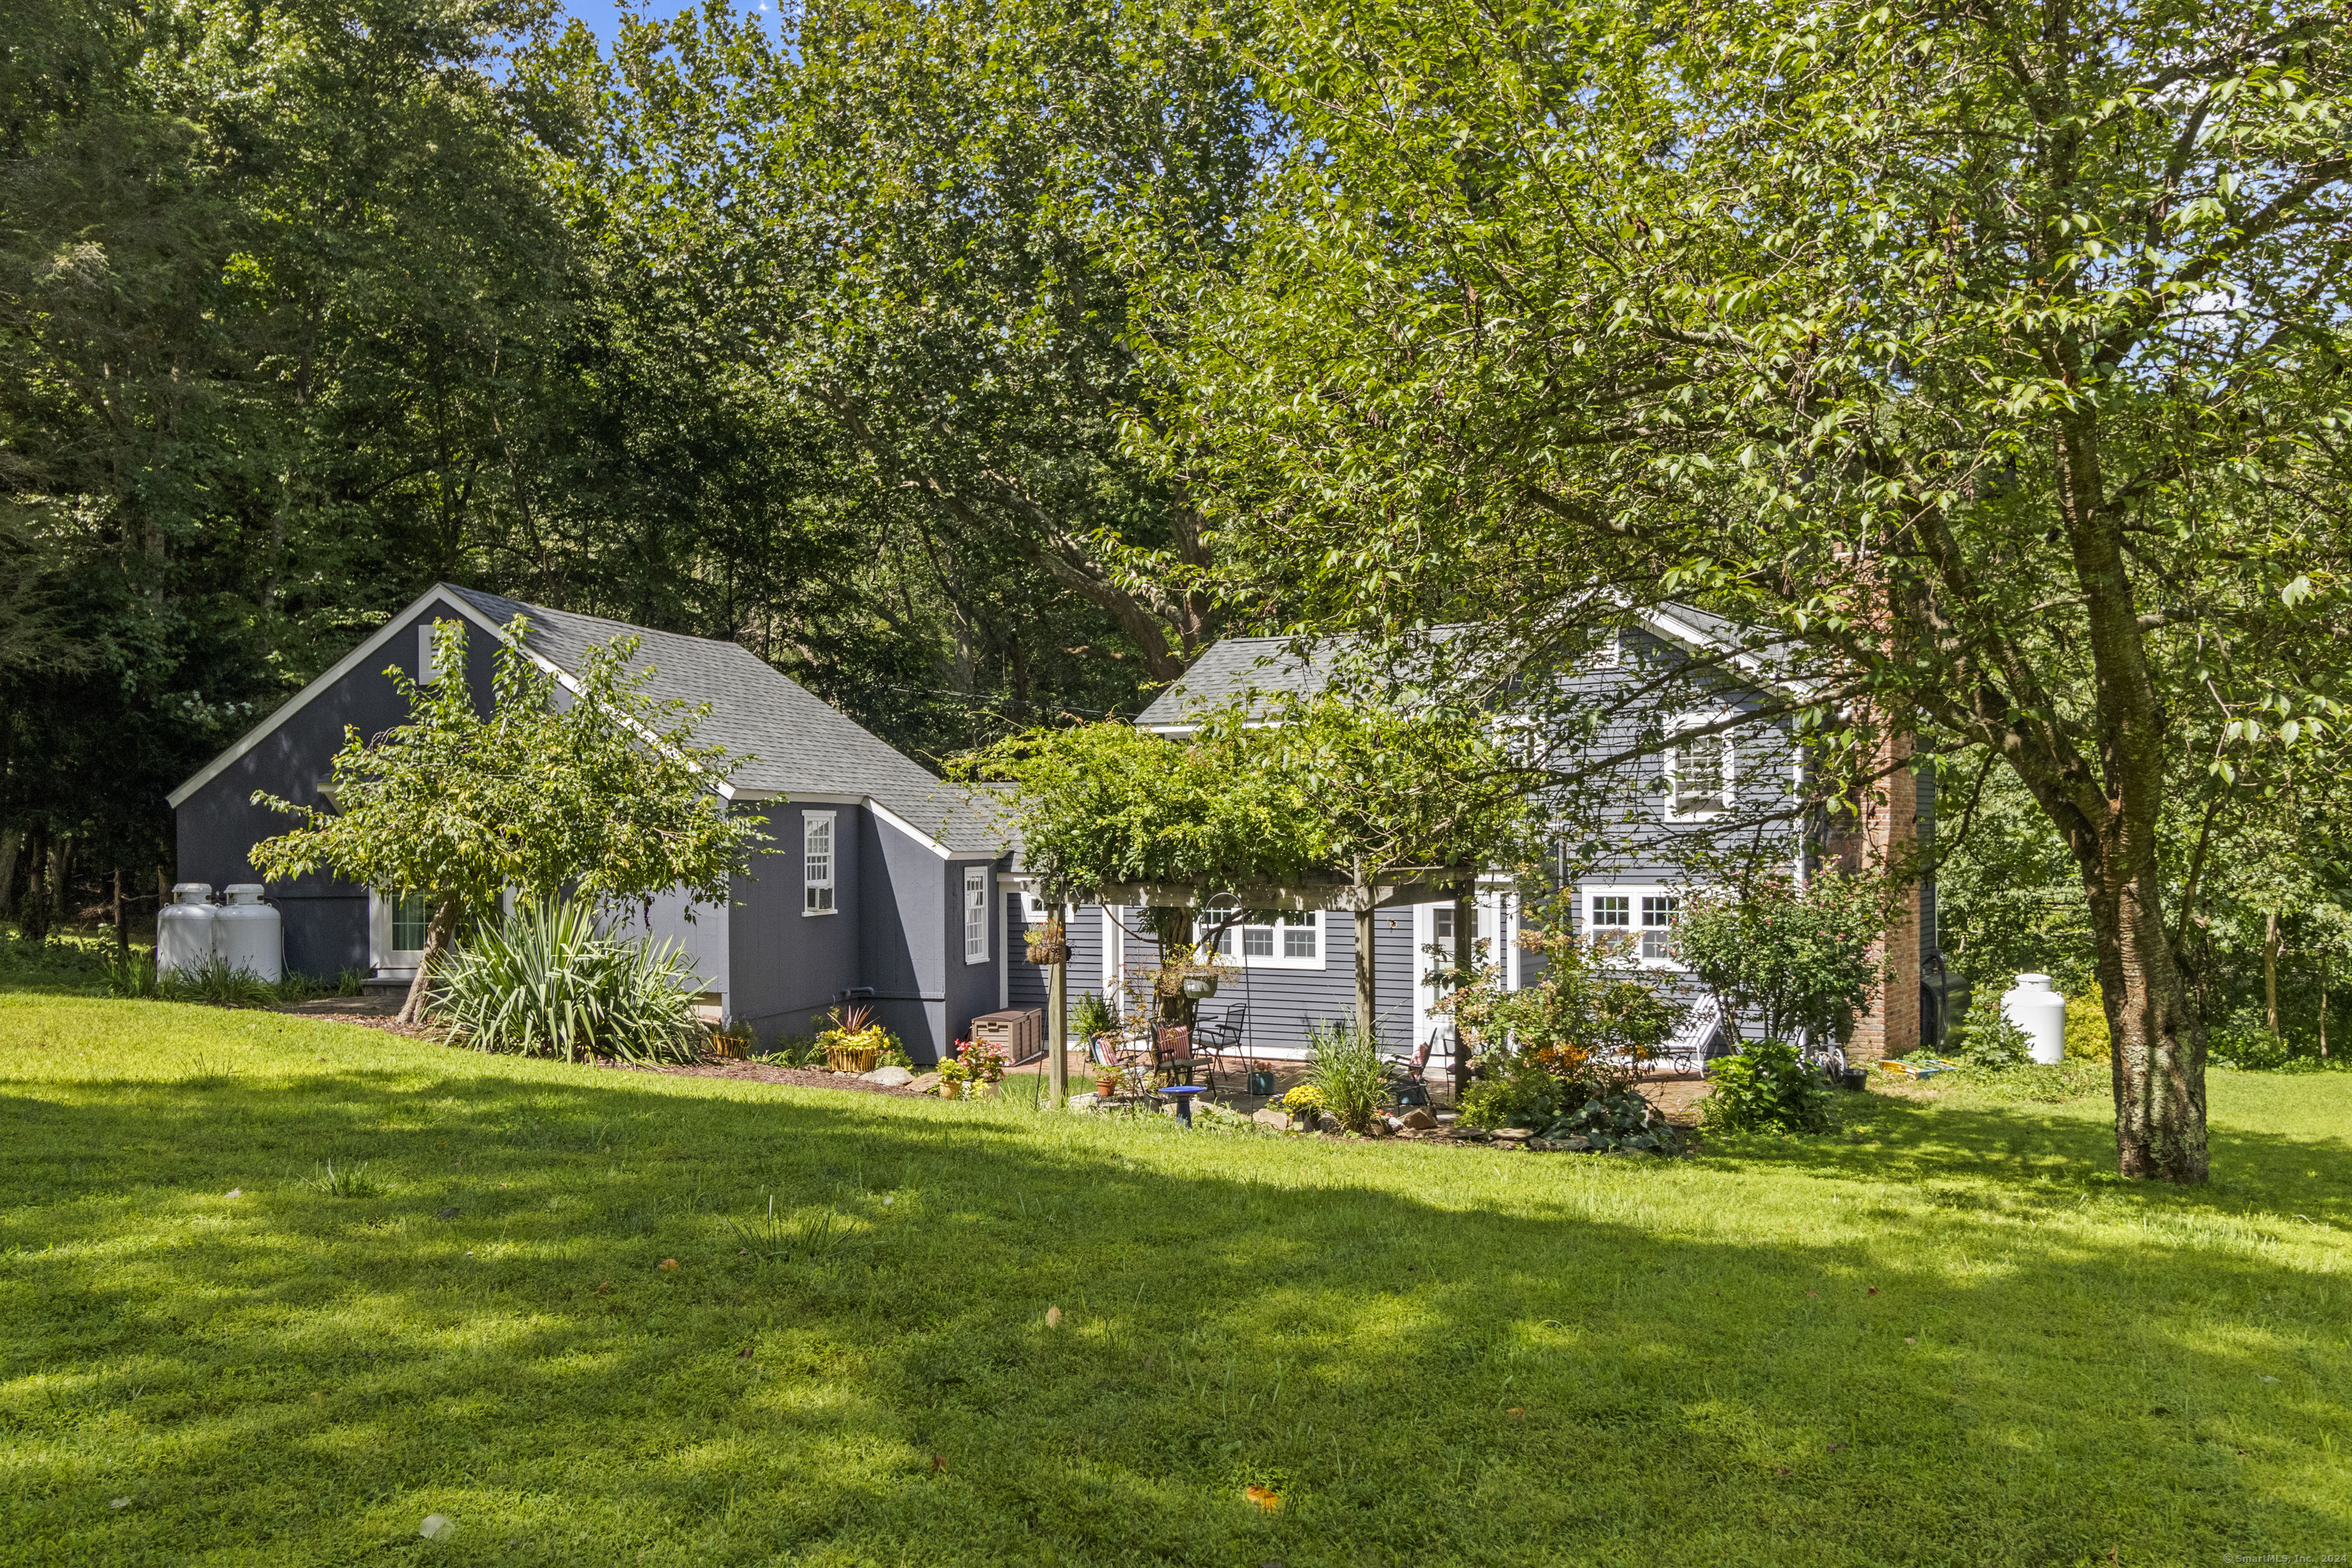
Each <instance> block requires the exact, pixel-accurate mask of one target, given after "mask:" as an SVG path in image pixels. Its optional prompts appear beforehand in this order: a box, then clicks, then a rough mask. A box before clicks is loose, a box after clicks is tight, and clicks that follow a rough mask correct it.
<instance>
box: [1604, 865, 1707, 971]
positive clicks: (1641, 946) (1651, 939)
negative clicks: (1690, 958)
mask: <svg viewBox="0 0 2352 1568" xmlns="http://www.w3.org/2000/svg"><path fill="white" fill-rule="evenodd" d="M1682 918H1683V900H1682V895H1681V894H1680V893H1678V892H1674V891H1670V890H1669V889H1664V888H1659V887H1655V886H1653V887H1647V888H1642V887H1633V888H1628V887H1626V886H1624V885H1623V884H1622V883H1620V884H1619V885H1618V886H1616V887H1613V888H1606V889H1598V890H1593V891H1588V892H1587V893H1586V894H1585V895H1584V930H1585V934H1586V935H1587V936H1589V937H1591V939H1592V940H1593V941H1595V942H1603V941H1605V942H1608V944H1609V945H1610V946H1611V947H1612V948H1613V949H1614V950H1615V951H1616V952H1621V953H1626V954H1630V955H1632V956H1634V957H1638V958H1639V959H1640V960H1641V961H1642V962H1643V963H1645V964H1661V965H1668V966H1671V965H1675V964H1677V963H1680V962H1681V960H1682V953H1681V952H1680V951H1679V950H1678V949H1677V948H1676V946H1675V926H1677V925H1679V924H1680V923H1681V922H1682Z"/></svg>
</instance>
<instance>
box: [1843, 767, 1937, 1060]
mask: <svg viewBox="0 0 2352 1568" xmlns="http://www.w3.org/2000/svg"><path fill="white" fill-rule="evenodd" d="M1870 772H1871V773H1872V775H1873V778H1874V782H1873V783H1872V784H1871V785H1870V786H1869V787H1868V788H1866V789H1864V791H1863V792H1862V799H1861V802H1860V816H1859V818H1858V819H1857V818H1855V817H1848V818H1846V819H1845V820H1844V821H1843V822H1842V823H1840V824H1839V826H1837V827H1836V828H1835V829H1834V830H1832V833H1831V835H1830V842H1829V848H1830V852H1831V854H1832V857H1833V858H1834V863H1835V865H1836V866H1837V868H1839V869H1840V870H1843V871H1846V872H1849V873H1856V872H1861V871H1864V870H1875V869H1877V868H1881V867H1885V866H1896V867H1904V868H1910V867H1914V866H1916V864H1917V859H1918V845H1919V779H1918V775H1917V774H1916V773H1914V772H1913V771H1912V769H1911V735H1910V732H1909V731H1896V732H1895V733H1893V734H1890V735H1887V736H1885V738H1883V739H1882V740H1881V741H1880V742H1878V747H1877V749H1876V751H1875V752H1874V754H1873V756H1872V758H1871V769H1870ZM1871 953H1872V956H1873V957H1874V959H1875V960H1876V961H1877V967H1878V976H1879V978H1878V984H1877V986H1876V987H1875V988H1874V990H1873V991H1872V993H1871V995H1870V1000H1869V1001H1868V1002H1867V1003H1866V1004H1865V1005H1864V1010H1863V1012H1862V1013H1861V1014H1860V1016H1857V1017H1856V1018H1855V1019H1854V1022H1853V1037H1852V1038H1851V1039H1849V1040H1848V1041H1847V1042H1846V1047H1845V1051H1846V1057H1847V1059H1849V1060H1851V1061H1854V1062H1874V1061H1881V1060H1884V1059H1885V1058H1888V1057H1899V1056H1902V1055H1904V1054H1906V1052H1909V1051H1912V1050H1916V1049H1917V1048H1918V1045H1919V884H1918V882H1917V880H1916V879H1914V880H1913V881H1911V882H1910V884H1909V885H1908V886H1906V888H1905V889H1903V895H1902V900H1901V902H1899V903H1898V904H1897V905H1896V906H1895V916H1894V918H1893V919H1892V920H1891V921H1888V922H1887V927H1886V930H1885V933H1884V934H1882V935H1881V936H1880V937H1879V939H1878V940H1877V941H1876V942H1874V943H1872V944H1871Z"/></svg>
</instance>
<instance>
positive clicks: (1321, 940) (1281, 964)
mask: <svg viewBox="0 0 2352 1568" xmlns="http://www.w3.org/2000/svg"><path fill="white" fill-rule="evenodd" d="M1283 912H1284V913H1286V914H1304V915H1308V916H1311V917H1313V921H1314V924H1313V926H1312V928H1311V929H1312V930H1313V931H1314V932H1315V956H1314V957H1312V958H1285V957H1284V956H1283V955H1282V927H1281V926H1279V925H1276V926H1275V927H1274V928H1273V930H1274V946H1275V951H1274V952H1271V953H1268V954H1265V955H1264V956H1262V957H1255V958H1254V957H1252V956H1250V955H1249V954H1247V953H1244V952H1242V928H1241V927H1240V926H1231V927H1228V928H1227V929H1226V934H1227V935H1228V936H1230V937H1232V938H1233V939H1234V951H1233V952H1221V953H1219V954H1217V955H1216V962H1217V964H1218V966H1219V967H1220V968H1232V969H1297V970H1307V971H1317V970H1321V969H1323V968H1325V967H1326V966H1327V964H1328V960H1329V959H1330V956H1331V931H1330V924H1329V921H1328V920H1327V919H1326V918H1325V915H1326V911H1325V910H1285V911H1283ZM1209 923H1210V922H1209V921H1201V922H1199V923H1197V924H1195V925H1194V927H1193V931H1195V932H1196V933H1198V932H1200V931H1203V930H1205V928H1206V927H1207V926H1208V924H1209ZM1260 929H1265V928H1260ZM1290 929H1291V930H1293V931H1301V930H1307V929H1309V928H1307V927H1301V926H1293V927H1291V928H1290Z"/></svg>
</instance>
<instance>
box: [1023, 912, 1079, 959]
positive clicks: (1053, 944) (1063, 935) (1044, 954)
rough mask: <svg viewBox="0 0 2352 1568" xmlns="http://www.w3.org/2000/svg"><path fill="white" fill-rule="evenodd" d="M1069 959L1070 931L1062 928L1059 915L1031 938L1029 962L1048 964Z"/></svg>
mask: <svg viewBox="0 0 2352 1568" xmlns="http://www.w3.org/2000/svg"><path fill="white" fill-rule="evenodd" d="M1069 961H1070V938H1069V933H1068V932H1066V931H1064V930H1063V929H1062V921H1061V917H1060V916H1058V915H1057V916H1055V917H1054V918H1053V919H1051V920H1049V921H1046V922H1045V926H1044V927H1043V928H1042V929H1041V930H1039V931H1038V932H1037V934H1036V935H1034V936H1033V937H1031V938H1030V939H1029V962H1030V963H1036V964H1047V963H1068V962H1069Z"/></svg>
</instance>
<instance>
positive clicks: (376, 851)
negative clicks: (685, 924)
mask: <svg viewBox="0 0 2352 1568" xmlns="http://www.w3.org/2000/svg"><path fill="white" fill-rule="evenodd" d="M527 629H528V626H527V623H526V622H525V621H524V620H523V619H522V617H520V616H518V617H517V618H516V620H515V621H514V622H513V624H511V625H510V626H509V627H508V628H507V631H506V634H505V640H504V642H503V643H502V644H501V646H500V647H499V656H498V662H497V668H496V674H495V678H494V684H495V691H494V700H493V703H492V706H491V710H490V711H489V712H488V713H487V714H485V713H482V712H480V711H479V710H477V709H476V707H475V706H474V697H473V692H472V691H471V689H468V687H467V683H466V682H465V681H464V680H463V679H459V678H457V677H456V676H454V675H453V676H450V677H448V678H446V679H441V680H436V681H433V682H431V683H430V684H427V685H424V686H419V685H417V684H416V683H415V681H413V680H411V679H408V677H407V676H406V675H405V674H404V673H403V672H402V671H401V669H400V668H398V667H397V666H394V667H393V668H389V669H387V670H386V671H385V672H384V673H385V674H386V675H387V676H388V677H390V679H392V681H393V683H394V685H395V686H397V687H399V688H400V692H401V695H402V697H404V699H405V700H407V702H408V706H409V721H408V722H407V723H405V724H403V725H400V726H398V727H397V728H395V729H393V730H390V731H386V732H385V733H383V734H382V735H379V736H376V737H374V738H373V739H370V738H367V737H363V736H362V735H361V734H360V733H359V732H358V731H353V730H347V731H345V738H344V744H343V749H342V750H341V752H337V753H336V755H335V759H334V774H333V785H332V800H331V804H330V805H328V806H326V807H324V808H320V807H317V806H301V805H290V804H289V803H288V802H286V801H283V800H279V799H278V798H277V797H275V796H273V795H267V794H264V793H257V794H256V795H254V799H255V801H256V802H257V803H259V804H263V805H271V806H275V807H276V808H277V809H278V810H280V811H284V812H288V813H290V814H292V815H294V816H299V817H300V818H301V819H302V826H299V827H298V828H295V829H294V830H293V831H291V832H289V833H286V834H283V835H281V836H279V837H276V838H269V839H265V840H263V841H262V842H261V843H259V844H257V845H255V846H254V847H253V850H252V860H253V864H254V865H255V867H256V868H258V869H259V870H260V871H261V872H262V873H263V874H264V875H266V876H271V877H299V876H302V875H305V874H307V873H310V872H312V871H316V870H320V869H321V868H324V869H328V870H331V871H333V872H334V873H335V874H336V875H338V876H341V877H347V878H349V879H352V881H355V882H360V883H363V884H365V885H366V886H368V887H371V888H376V889H383V890H384V891H386V892H392V893H398V892H418V893H423V894H425V895H426V896H427V897H428V898H429V899H430V900H431V901H432V905H433V918H432V923H431V925H430V927H429V928H428V929H427V931H426V934H425V951H424V953H423V955H422V956H421V957H420V959H419V960H418V963H417V965H416V979H415V983H414V984H412V985H411V986H410V987H409V992H408V1001H407V1004H406V1005H404V1007H403V1008H402V1009H401V1014H400V1016H401V1021H402V1022H403V1023H408V1022H413V1021H415V1019H416V1018H418V1017H419V1016H422V1014H423V1012H424V1009H425V1000H426V996H427V994H428V984H429V975H430V972H431V970H432V967H433V965H434V963H435V962H436V960H437V959H438V958H439V957H440V956H441V954H442V953H443V952H445V951H446V949H447V948H448V946H449V944H450V942H451V941H452V940H454V938H455V937H456V936H457V931H458V929H459V927H460V925H461V924H462V923H463V922H464V921H466V920H467V919H468V918H469V917H471V918H476V919H478V918H480V917H482V916H483V915H485V914H487V913H488V912H489V911H491V910H494V909H496V908H497V905H498V900H499V895H500V894H501V893H502V892H504V891H506V890H508V889H513V890H514V891H515V892H516V894H517V895H518V896H519V897H520V898H521V899H523V900H526V901H528V902H530V903H534V904H546V903H550V902H551V901H552V900H555V899H556V898H557V897H558V896H559V895H560V894H562V895H569V896H571V897H575V898H579V899H583V900H587V901H589V902H591V903H596V904H614V903H621V902H625V901H628V900H636V899H648V898H652V897H654V896H656V895H657V894H661V893H666V892H670V891H673V890H675V891H678V892H683V893H684V894H685V895H686V896H687V899H688V902H689V903H690V904H723V903H725V902H726V901H727V899H728V897H729V893H730V888H731V886H732V879H733V877H734V874H735V873H736V872H737V871H739V870H740V869H741V868H743V866H744V865H745V864H746V862H747V859H748V857H749V856H750V854H751V847H752V845H753V844H754V842H755V841H756V840H758V839H759V838H760V837H762V829H761V826H760V825H759V823H758V822H756V821H754V820H752V819H751V818H749V817H739V816H730V814H729V812H728V811H727V808H726V805H725V803H724V802H723V801H722V800H720V798H719V795H718V791H717V786H718V785H719V784H723V783H725V782H726V780H727V778H728V775H729V774H730V773H733V772H734V771H735V770H736V769H737V768H740V766H742V765H743V763H746V762H748V761H749V760H750V759H749V758H748V757H742V756H737V757H732V758H730V757H729V756H728V755H727V754H726V752H725V751H724V749H723V748H721V747H719V746H704V745H698V744H696V743H695V740H694V727H695V724H696V723H697V722H698V721H699V720H701V719H702V718H703V717H704V716H705V715H706V714H707V712H708V711H709V710H708V709H690V708H688V706H687V705H686V704H685V703H684V702H681V701H678V700H674V699H673V700H670V701H667V702H659V701H656V700H654V699H652V698H650V697H648V696H646V694H645V692H644V690H643V687H644V684H645V681H646V679H647V675H648V672H646V671H642V670H640V671H638V672H635V673H634V674H632V673H631V672H630V671H629V668H628V664H629V660H630V658H632V657H633V656H634V655H635V651H636V643H635V638H624V639H621V640H620V641H617V642H615V643H614V644H613V645H611V646H610V647H596V648H591V649H590V650H589V652H588V655H587V657H586V658H584V659H583V661H582V664H581V667H580V668H579V670H578V671H577V673H576V679H577V684H578V689H577V690H576V691H575V692H573V693H571V694H570V700H568V701H563V700H560V696H559V689H558V687H557V684H556V680H555V678H554V677H553V676H552V675H551V674H547V673H545V672H544V671H542V670H541V669H540V668H539V667H538V666H537V665H536V664H534V663H533V662H532V661H531V659H530V657H529V655H527V654H526V653H525V652H524V651H523V638H524V636H525V633H526V631H527ZM433 643H434V658H435V663H436V666H437V667H438V668H442V669H446V670H462V669H464V668H466V660H465V653H466V629H465V627H464V626H463V625H462V624H460V623H458V622H457V621H443V622H441V623H440V624H439V625H438V626H436V628H435V632H434V638H433Z"/></svg>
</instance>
